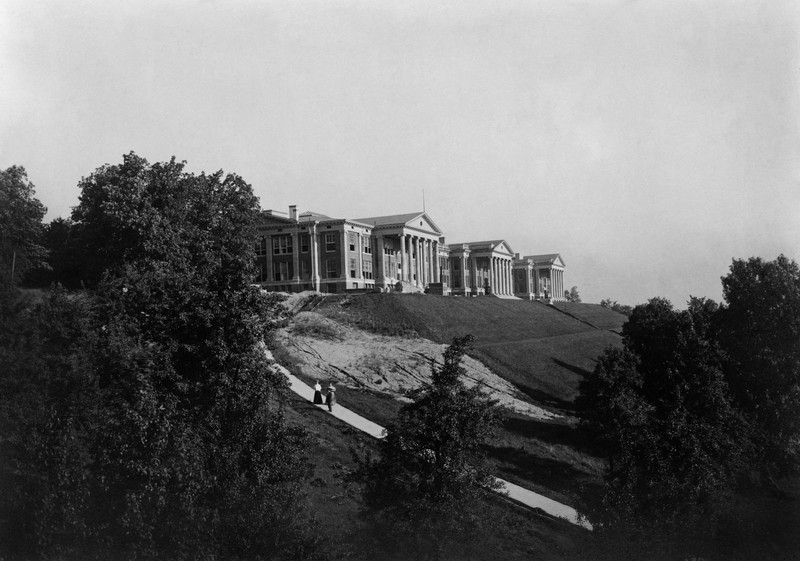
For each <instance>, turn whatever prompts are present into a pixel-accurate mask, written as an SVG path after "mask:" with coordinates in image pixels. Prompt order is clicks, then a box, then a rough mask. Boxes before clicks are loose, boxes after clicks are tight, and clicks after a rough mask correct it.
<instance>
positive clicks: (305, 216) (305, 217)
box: [298, 210, 331, 222]
mask: <svg viewBox="0 0 800 561" xmlns="http://www.w3.org/2000/svg"><path fill="white" fill-rule="evenodd" d="M330 219H331V217H330V216H328V215H326V214H320V213H319V212H312V211H310V210H309V211H306V212H304V213H302V214H301V215H300V216H298V220H300V222H311V221H312V220H330Z"/></svg>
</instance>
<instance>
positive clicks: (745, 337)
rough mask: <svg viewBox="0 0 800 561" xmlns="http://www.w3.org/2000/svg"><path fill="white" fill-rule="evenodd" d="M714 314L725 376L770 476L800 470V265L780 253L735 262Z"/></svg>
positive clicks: (726, 277)
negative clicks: (769, 258) (722, 302)
mask: <svg viewBox="0 0 800 561" xmlns="http://www.w3.org/2000/svg"><path fill="white" fill-rule="evenodd" d="M722 290H723V295H724V298H725V304H726V305H725V306H724V307H723V308H722V310H720V314H719V318H718V330H719V339H720V341H721V345H722V348H723V349H724V351H725V353H726V355H727V360H726V373H727V378H728V380H729V383H730V385H731V388H732V390H733V392H734V395H735V398H736V403H737V405H738V406H739V407H740V408H741V410H742V411H743V412H744V414H745V415H746V416H747V417H748V419H749V420H751V422H752V428H753V430H754V431H755V434H754V442H755V443H756V444H757V445H758V449H759V452H760V454H759V455H760V457H761V460H760V465H761V466H762V468H764V469H763V471H764V473H765V474H766V475H767V476H768V477H780V476H782V475H787V474H791V473H797V472H798V471H799V470H800V267H798V265H797V263H796V262H795V261H793V260H790V259H788V258H787V257H785V256H783V255H780V256H778V258H777V259H775V260H773V261H765V260H763V259H761V258H757V257H753V258H750V259H748V260H744V259H737V260H734V261H733V264H732V265H731V268H730V273H729V274H728V275H727V276H725V277H723V278H722Z"/></svg>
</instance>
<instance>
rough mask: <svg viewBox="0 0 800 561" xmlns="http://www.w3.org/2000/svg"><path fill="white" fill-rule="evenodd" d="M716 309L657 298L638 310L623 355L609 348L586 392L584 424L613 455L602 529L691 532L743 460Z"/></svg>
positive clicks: (727, 488)
mask: <svg viewBox="0 0 800 561" xmlns="http://www.w3.org/2000/svg"><path fill="white" fill-rule="evenodd" d="M715 308H716V304H714V303H713V302H711V301H708V300H704V299H692V300H691V302H690V303H689V307H688V309H687V310H686V311H682V312H681V311H675V310H674V309H673V308H672V305H671V304H670V303H669V301H667V300H664V299H662V298H654V299H652V300H650V301H649V302H648V303H647V304H645V305H640V306H637V307H636V308H634V310H633V312H632V314H631V316H630V320H629V321H628V322H627V323H626V324H625V325H624V326H623V348H621V349H620V348H610V349H608V350H607V351H606V352H605V353H604V354H603V355H602V356H601V357H600V359H599V361H598V365H597V367H596V368H595V371H594V373H593V375H592V376H591V377H590V378H589V379H588V380H587V381H586V382H585V383H584V384H583V385H582V388H581V394H582V395H581V398H580V404H581V406H582V408H583V410H584V411H585V414H584V425H585V427H586V429H587V431H588V432H589V433H590V434H591V435H592V436H593V437H594V439H595V440H596V441H597V442H599V443H601V444H603V445H604V446H605V447H606V450H607V453H608V454H609V456H610V462H609V466H610V469H609V473H608V475H607V478H606V482H607V486H606V494H605V496H604V499H603V505H604V508H603V509H601V510H600V511H599V512H597V513H596V515H597V516H598V517H599V520H598V522H600V523H601V525H602V524H603V523H605V524H606V525H612V526H613V525H615V524H617V525H618V524H620V523H623V524H629V525H646V524H651V525H654V526H661V527H678V526H683V527H691V526H692V525H694V524H696V523H697V522H698V521H702V520H705V521H708V520H709V519H710V517H712V516H713V515H714V514H715V513H716V512H718V511H719V505H720V501H721V500H722V499H724V498H725V497H726V496H727V495H728V494H729V493H730V491H731V489H732V488H733V485H734V483H735V481H736V477H737V476H738V474H739V473H741V470H742V468H743V462H744V459H745V458H746V457H747V443H746V438H744V437H743V434H744V427H745V425H744V423H743V422H742V420H741V418H740V416H739V414H738V411H737V410H736V409H735V408H734V407H733V403H732V398H731V395H730V391H729V388H728V385H727V382H726V381H725V378H724V376H723V371H722V360H723V354H722V353H721V351H720V349H719V348H718V345H717V344H716V343H715V342H714V341H713V340H709V338H708V336H707V334H708V333H709V330H710V329H712V326H711V324H710V320H711V318H713V312H714V310H715Z"/></svg>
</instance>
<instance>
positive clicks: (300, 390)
mask: <svg viewBox="0 0 800 561" xmlns="http://www.w3.org/2000/svg"><path fill="white" fill-rule="evenodd" d="M274 365H275V367H276V368H277V369H278V371H279V372H281V373H282V374H284V375H285V376H286V377H287V378H288V379H289V383H290V385H291V388H292V391H293V392H294V393H296V394H297V395H299V396H300V397H302V398H303V399H305V400H307V401H313V399H314V390H313V389H312V388H311V387H309V386H308V385H306V384H304V383H303V382H301V381H300V380H299V379H298V378H297V377H296V376H294V375H292V374H291V373H289V371H288V370H286V369H285V368H284V367H283V366H281V365H280V364H277V363H274ZM318 407H322V408H326V407H327V406H325V405H318ZM331 414H332V415H333V416H334V417H336V418H337V419H341V420H342V421H344V422H345V423H347V424H349V425H350V426H353V427H355V428H357V429H360V430H362V431H364V432H365V433H367V434H368V435H370V436H374V437H375V438H383V437H384V436H386V431H385V429H384V428H383V427H382V426H380V425H378V424H376V423H373V422H372V421H370V420H369V419H366V418H364V417H362V416H361V415H359V414H358V413H354V412H353V411H350V410H349V409H346V408H344V407H342V406H341V405H339V404H337V405H335V406H334V408H333V413H331ZM498 481H499V482H501V483H502V484H503V485H504V486H505V488H504V489H499V490H498V492H500V493H503V494H507V496H508V497H509V498H510V499H513V500H515V501H517V502H519V503H522V504H524V505H525V506H529V507H531V508H538V509H540V510H543V511H544V512H546V513H547V514H549V515H551V516H555V517H556V518H563V519H565V520H567V521H569V522H572V523H573V524H577V525H578V526H581V527H583V528H586V529H587V530H591V529H592V525H591V524H590V523H589V521H588V520H585V519H582V518H581V517H580V516H578V512H577V511H576V510H575V509H574V508H572V507H569V506H567V505H565V504H561V503H559V502H556V501H554V500H553V499H548V498H547V497H545V496H543V495H540V494H539V493H534V492H533V491H531V490H529V489H525V488H524V487H520V486H519V485H515V484H513V483H510V482H508V481H505V480H503V479H499V478H498Z"/></svg>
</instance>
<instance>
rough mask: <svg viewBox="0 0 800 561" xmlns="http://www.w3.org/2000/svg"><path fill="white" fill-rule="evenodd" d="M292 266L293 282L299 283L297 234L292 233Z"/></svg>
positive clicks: (298, 244)
mask: <svg viewBox="0 0 800 561" xmlns="http://www.w3.org/2000/svg"><path fill="white" fill-rule="evenodd" d="M292 266H293V267H294V278H293V279H292V280H293V281H294V282H297V283H299V282H300V243H299V240H298V236H297V232H292Z"/></svg>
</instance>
